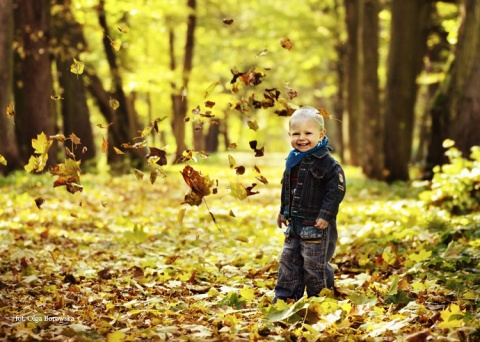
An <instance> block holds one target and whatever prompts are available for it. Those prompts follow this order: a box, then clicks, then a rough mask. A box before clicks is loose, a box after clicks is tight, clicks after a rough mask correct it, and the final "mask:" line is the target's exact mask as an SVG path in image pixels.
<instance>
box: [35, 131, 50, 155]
mask: <svg viewBox="0 0 480 342" xmlns="http://www.w3.org/2000/svg"><path fill="white" fill-rule="evenodd" d="M52 143H53V141H51V140H49V139H48V138H47V136H46V135H45V133H43V132H42V133H40V134H38V135H37V139H35V138H34V139H32V147H33V148H34V149H35V151H34V153H37V154H47V153H48V150H49V149H50V147H51V146H52Z"/></svg>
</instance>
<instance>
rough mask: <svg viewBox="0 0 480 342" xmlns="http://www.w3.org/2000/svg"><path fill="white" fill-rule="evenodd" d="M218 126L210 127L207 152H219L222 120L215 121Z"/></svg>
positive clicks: (206, 143) (206, 144) (206, 142)
mask: <svg viewBox="0 0 480 342" xmlns="http://www.w3.org/2000/svg"><path fill="white" fill-rule="evenodd" d="M215 122H216V124H214V125H212V124H210V126H209V127H208V133H207V136H206V137H205V151H206V152H218V146H219V144H220V142H219V139H218V138H219V135H220V124H221V120H220V119H217V120H215Z"/></svg>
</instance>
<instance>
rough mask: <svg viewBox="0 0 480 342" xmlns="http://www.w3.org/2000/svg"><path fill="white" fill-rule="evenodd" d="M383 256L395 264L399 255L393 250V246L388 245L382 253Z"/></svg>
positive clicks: (388, 261)
mask: <svg viewBox="0 0 480 342" xmlns="http://www.w3.org/2000/svg"><path fill="white" fill-rule="evenodd" d="M382 258H383V260H385V262H386V263H387V264H389V265H394V264H395V262H396V261H397V255H396V254H395V252H394V251H392V247H391V246H387V247H386V248H385V249H384V250H383V253H382Z"/></svg>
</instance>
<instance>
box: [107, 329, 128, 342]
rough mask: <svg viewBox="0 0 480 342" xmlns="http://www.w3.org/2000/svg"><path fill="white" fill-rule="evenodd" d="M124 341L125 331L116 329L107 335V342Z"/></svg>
mask: <svg viewBox="0 0 480 342" xmlns="http://www.w3.org/2000/svg"><path fill="white" fill-rule="evenodd" d="M123 341H125V333H124V332H123V331H120V330H117V331H115V332H114V333H110V334H108V335H107V342H123Z"/></svg>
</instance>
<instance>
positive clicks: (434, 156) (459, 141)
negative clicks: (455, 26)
mask: <svg viewBox="0 0 480 342" xmlns="http://www.w3.org/2000/svg"><path fill="white" fill-rule="evenodd" d="M460 12H461V18H463V19H462V23H461V27H460V30H459V35H458V43H457V47H456V50H455V53H454V60H453V62H452V64H451V65H450V68H449V69H448V71H447V75H446V77H445V79H444V81H443V82H442V84H441V86H440V87H439V88H438V91H437V93H436V96H435V101H434V102H433V104H432V106H431V109H430V113H431V118H432V125H431V134H430V144H429V146H428V155H427V163H426V171H425V178H430V177H431V176H432V171H431V170H432V168H433V167H434V166H436V165H442V164H444V163H446V162H447V161H448V159H447V158H446V156H445V149H444V148H443V146H442V144H443V141H444V140H445V139H447V138H450V139H452V140H454V141H455V144H456V146H457V148H458V149H459V150H460V151H461V152H462V154H463V156H464V157H468V156H469V155H470V148H471V147H472V146H478V145H480V136H479V134H478V132H479V131H480V94H479V93H478V89H479V87H480V37H479V35H478V32H480V4H478V2H477V1H475V0H464V1H462V3H461V7H460Z"/></svg>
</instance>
